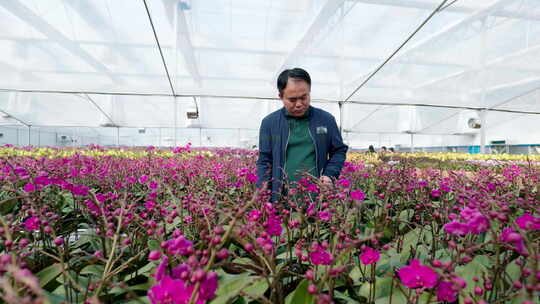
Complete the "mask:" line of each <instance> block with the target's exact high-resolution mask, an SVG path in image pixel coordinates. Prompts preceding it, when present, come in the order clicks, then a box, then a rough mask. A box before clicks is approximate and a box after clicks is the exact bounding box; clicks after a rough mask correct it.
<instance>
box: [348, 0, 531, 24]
mask: <svg viewBox="0 0 540 304" xmlns="http://www.w3.org/2000/svg"><path fill="white" fill-rule="evenodd" d="M348 1H352V2H357V3H364V4H374V5H383V6H392V7H403V8H416V9H425V10H428V9H433V4H432V3H429V2H426V1H420V0H399V1H396V0H348ZM478 9H480V7H479V6H465V5H460V3H459V1H458V2H456V4H453V5H451V6H449V7H447V8H445V9H444V11H445V12H452V13H463V14H469V13H472V12H474V11H476V10H478ZM493 16H496V17H504V18H516V19H523V20H535V21H538V20H540V15H538V14H535V13H534V12H531V11H523V12H513V11H509V10H500V11H496V12H494V13H493Z"/></svg>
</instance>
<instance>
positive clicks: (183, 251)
mask: <svg viewBox="0 0 540 304" xmlns="http://www.w3.org/2000/svg"><path fill="white" fill-rule="evenodd" d="M166 247H167V251H168V252H169V253H170V254H179V255H183V256H188V255H190V254H191V253H193V243H192V242H191V241H190V240H188V239H186V238H185V237H184V236H183V235H180V236H179V237H177V238H175V239H172V240H168V241H167V242H166Z"/></svg>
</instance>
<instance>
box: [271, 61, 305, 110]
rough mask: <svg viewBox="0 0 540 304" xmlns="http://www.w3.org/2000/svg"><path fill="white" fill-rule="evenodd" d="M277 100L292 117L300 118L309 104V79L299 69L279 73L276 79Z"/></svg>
mask: <svg viewBox="0 0 540 304" xmlns="http://www.w3.org/2000/svg"><path fill="white" fill-rule="evenodd" d="M277 88H278V90H279V98H280V99H281V101H282V102H283V106H284V107H285V109H287V112H288V113H289V114H290V115H292V116H297V117H299V116H302V115H304V114H305V113H306V111H307V109H308V108H309V104H310V102H311V98H310V91H311V77H309V74H308V72H306V71H305V70H303V69H301V68H294V69H289V70H285V71H283V72H281V74H279V77H278V79H277Z"/></svg>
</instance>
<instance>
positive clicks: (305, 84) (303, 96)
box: [257, 68, 348, 202]
mask: <svg viewBox="0 0 540 304" xmlns="http://www.w3.org/2000/svg"><path fill="white" fill-rule="evenodd" d="M277 89H278V91H279V99H281V101H282V102H283V108H281V109H279V110H277V111H275V112H273V113H271V114H269V115H268V116H266V117H265V118H264V119H263V120H262V123H261V128H260V130H259V158H258V159H257V176H258V178H259V180H258V182H257V187H260V186H261V185H262V184H263V183H264V182H267V183H268V186H269V188H270V189H271V190H272V202H276V201H277V200H278V198H279V197H280V196H281V195H282V194H283V188H282V186H283V182H284V176H286V177H287V179H288V181H289V182H295V181H298V180H299V179H300V178H301V177H302V175H301V173H302V172H306V171H307V172H308V173H309V174H311V175H313V176H315V177H317V178H319V179H320V181H321V182H322V183H323V184H324V185H332V178H337V177H338V176H339V174H340V172H341V168H342V167H343V163H344V162H345V156H346V153H347V149H348V147H347V145H345V144H344V143H343V140H342V138H341V133H340V132H339V129H338V127H337V124H336V120H335V118H334V117H333V116H332V114H330V113H328V112H326V111H324V110H321V109H318V108H315V107H312V106H310V102H311V96H310V93H311V77H310V76H309V74H308V72H306V71H305V70H303V69H300V68H294V69H290V70H285V71H283V72H281V74H279V77H278V79H277Z"/></svg>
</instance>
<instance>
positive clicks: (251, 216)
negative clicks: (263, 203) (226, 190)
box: [248, 210, 262, 222]
mask: <svg viewBox="0 0 540 304" xmlns="http://www.w3.org/2000/svg"><path fill="white" fill-rule="evenodd" d="M261 214H262V212H261V211H260V210H251V211H250V212H249V213H248V221H250V222H256V221H258V220H259V218H260V217H261Z"/></svg>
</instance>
